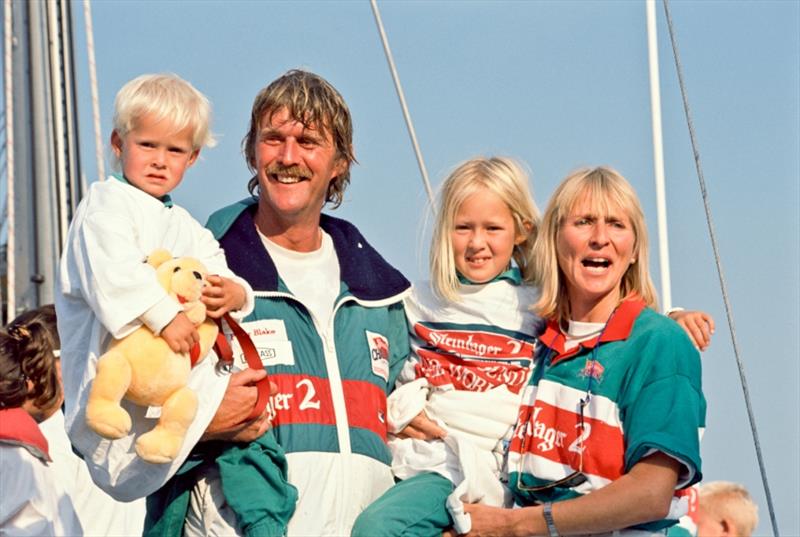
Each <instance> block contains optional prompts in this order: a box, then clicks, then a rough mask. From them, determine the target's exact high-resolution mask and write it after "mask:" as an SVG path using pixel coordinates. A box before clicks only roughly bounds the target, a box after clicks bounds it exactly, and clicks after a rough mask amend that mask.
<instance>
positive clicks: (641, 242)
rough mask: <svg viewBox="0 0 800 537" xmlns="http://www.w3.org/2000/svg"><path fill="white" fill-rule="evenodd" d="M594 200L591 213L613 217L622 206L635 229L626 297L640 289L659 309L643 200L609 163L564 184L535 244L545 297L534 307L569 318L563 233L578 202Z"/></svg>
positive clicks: (547, 314)
mask: <svg viewBox="0 0 800 537" xmlns="http://www.w3.org/2000/svg"><path fill="white" fill-rule="evenodd" d="M584 199H586V200H588V202H589V205H590V207H591V211H592V212H593V213H595V214H597V215H599V216H608V215H611V214H613V212H614V211H615V210H620V209H621V210H622V211H624V212H625V214H626V215H627V216H628V218H629V219H630V221H631V226H632V227H633V234H634V236H635V243H634V246H633V255H634V259H635V260H636V262H635V263H633V264H632V265H631V266H629V267H628V270H627V271H626V272H625V274H624V275H623V276H622V281H621V282H620V296H623V297H624V296H627V295H628V294H630V293H637V294H638V295H639V296H640V297H641V298H642V300H644V301H645V303H646V304H647V305H648V306H650V307H652V308H654V309H658V299H657V297H656V291H655V286H654V285H653V282H652V280H651V279H650V272H649V270H648V267H649V260H648V258H649V248H648V243H647V225H646V224H645V220H644V212H643V211H642V206H641V205H640V203H639V198H638V197H637V196H636V192H635V191H634V190H633V187H632V186H631V185H630V183H628V181H626V180H625V178H624V177H622V175H620V173H619V172H617V171H616V170H614V169H612V168H608V167H604V166H601V167H598V168H581V169H579V170H577V171H574V172H572V173H571V174H569V175H568V176H567V177H566V178H565V179H564V180H563V181H562V182H561V184H560V185H559V186H558V188H557V189H556V191H555V193H554V194H553V197H552V198H551V199H550V203H549V205H548V206H547V210H546V211H545V213H544V218H543V219H542V230H541V233H540V234H539V240H538V242H537V243H536V247H535V252H534V255H535V260H536V271H537V273H538V274H539V276H540V278H541V287H542V295H541V298H540V299H539V301H538V302H537V303H536V304H535V305H534V306H533V309H534V311H536V313H538V314H539V315H540V316H542V317H544V318H548V317H555V318H556V319H557V320H558V321H565V320H568V319H569V298H568V295H567V287H566V285H567V282H566V281H565V278H564V274H563V273H562V272H561V269H560V268H559V266H558V235H559V232H560V230H561V226H562V224H563V223H564V220H565V219H566V218H567V217H568V216H569V215H570V213H571V212H572V210H573V209H574V208H575V205H576V204H578V203H580V202H581V201H583V200H584Z"/></svg>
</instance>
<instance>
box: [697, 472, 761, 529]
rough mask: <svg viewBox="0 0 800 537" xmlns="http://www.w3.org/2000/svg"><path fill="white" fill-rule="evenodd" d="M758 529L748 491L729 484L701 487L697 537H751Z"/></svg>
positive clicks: (724, 482) (718, 483)
mask: <svg viewBox="0 0 800 537" xmlns="http://www.w3.org/2000/svg"><path fill="white" fill-rule="evenodd" d="M757 525H758V507H757V506H756V504H755V503H754V502H753V499H752V498H751V497H750V493H748V492H747V489H746V488H744V487H743V486H742V485H740V484H738V483H731V482H730V481H711V482H710V483H704V484H701V485H700V491H699V506H698V510H697V537H750V536H751V535H752V534H753V531H755V529H756V526H757Z"/></svg>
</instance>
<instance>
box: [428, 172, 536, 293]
mask: <svg viewBox="0 0 800 537" xmlns="http://www.w3.org/2000/svg"><path fill="white" fill-rule="evenodd" d="M528 183H529V180H528V174H527V173H525V171H524V170H523V168H522V166H521V165H520V164H519V163H518V162H516V161H515V160H513V159H510V158H506V157H491V158H486V157H476V158H473V159H470V160H468V161H466V162H464V163H462V164H460V165H459V166H458V167H457V168H456V169H455V170H453V172H452V173H451V174H450V175H449V176H448V177H447V179H445V181H444V183H442V186H441V188H440V190H439V200H440V204H439V211H438V213H437V215H436V223H435V225H434V229H433V237H432V238H431V251H430V272H431V285H432V287H433V290H434V292H435V293H436V294H437V295H438V296H439V297H441V298H443V299H445V300H451V301H458V300H459V298H458V292H457V290H458V286H459V281H458V274H457V269H456V264H455V259H454V254H453V241H452V238H451V233H452V231H453V226H454V222H455V218H456V214H457V213H458V210H459V209H460V208H461V204H462V203H464V200H466V199H467V198H468V197H469V196H471V195H472V194H475V193H476V192H479V191H481V190H488V191H489V192H492V193H493V194H495V195H496V196H497V197H499V198H500V199H501V200H503V203H505V204H506V206H507V207H508V209H509V211H511V215H512V216H513V217H514V228H515V232H516V234H517V235H521V236H523V237H525V240H524V241H523V242H521V243H520V244H518V245H516V246H515V247H514V253H513V259H514V261H515V262H516V264H517V266H518V267H519V269H520V271H521V272H522V277H523V279H524V280H525V281H526V282H528V283H536V280H537V278H536V276H535V273H534V270H533V268H534V267H533V263H532V261H533V245H534V243H535V241H536V234H537V230H538V227H539V209H537V207H536V204H535V203H534V201H533V196H532V193H531V190H530V188H529V186H528Z"/></svg>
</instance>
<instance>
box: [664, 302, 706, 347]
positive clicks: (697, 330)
mask: <svg viewBox="0 0 800 537" xmlns="http://www.w3.org/2000/svg"><path fill="white" fill-rule="evenodd" d="M669 317H670V319H672V320H673V321H675V322H676V323H678V324H679V325H681V328H683V329H684V330H686V333H687V334H688V335H689V339H691V340H692V343H694V346H695V347H697V348H698V349H700V350H701V351H704V350H706V349H707V348H708V346H709V345H710V344H711V336H712V335H713V334H714V319H713V318H712V317H711V315H709V314H708V313H705V312H703V311H673V312H672V313H670V314H669Z"/></svg>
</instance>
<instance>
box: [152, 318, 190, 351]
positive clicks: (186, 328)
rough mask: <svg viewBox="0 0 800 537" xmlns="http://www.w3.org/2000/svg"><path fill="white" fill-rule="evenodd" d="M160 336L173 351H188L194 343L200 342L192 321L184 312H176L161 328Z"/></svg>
mask: <svg viewBox="0 0 800 537" xmlns="http://www.w3.org/2000/svg"><path fill="white" fill-rule="evenodd" d="M161 337H162V338H164V341H166V342H167V345H169V348H170V349H172V350H173V352H189V351H190V350H191V349H192V346H193V345H194V344H195V343H199V342H200V334H198V333H197V328H195V326H194V324H192V321H190V320H189V318H188V317H187V316H186V314H185V313H183V312H180V313H178V314H177V315H176V316H175V318H174V319H172V320H171V321H170V322H169V324H168V325H167V326H165V327H164V328H163V329H162V330H161Z"/></svg>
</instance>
